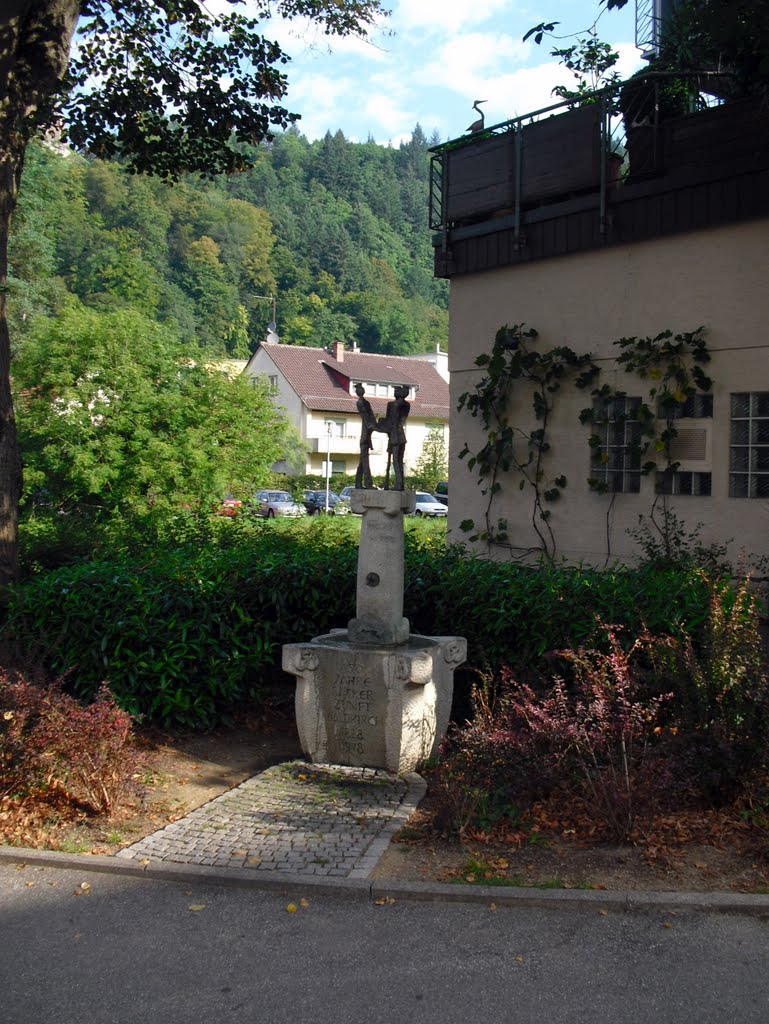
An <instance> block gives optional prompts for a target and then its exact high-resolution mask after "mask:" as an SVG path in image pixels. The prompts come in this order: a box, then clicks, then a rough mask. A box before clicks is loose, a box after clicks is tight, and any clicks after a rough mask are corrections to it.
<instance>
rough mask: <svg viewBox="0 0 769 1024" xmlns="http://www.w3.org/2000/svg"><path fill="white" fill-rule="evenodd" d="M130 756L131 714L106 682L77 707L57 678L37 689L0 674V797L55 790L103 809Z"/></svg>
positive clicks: (127, 770)
mask: <svg viewBox="0 0 769 1024" xmlns="http://www.w3.org/2000/svg"><path fill="white" fill-rule="evenodd" d="M137 757H138V755H137V752H136V749H135V746H134V737H133V731H132V721H131V717H130V715H128V714H127V713H126V712H125V711H122V710H121V709H120V708H119V707H118V705H117V704H116V703H115V700H114V698H113V697H112V694H111V693H110V692H109V690H108V689H107V688H106V686H102V687H101V689H100V690H99V692H98V694H97V696H96V699H95V700H94V701H93V703H91V704H89V705H87V706H83V705H82V704H80V703H79V702H78V701H77V700H75V699H74V698H73V697H70V696H69V695H67V694H66V693H64V692H63V691H62V689H61V686H60V685H59V684H58V683H53V684H51V685H50V686H46V687H41V686H37V685H33V684H32V683H29V682H27V681H26V680H24V679H11V678H9V677H8V676H7V675H6V674H5V673H2V674H0V796H28V795H30V794H33V793H35V792H40V791H45V790H51V789H58V790H60V791H61V792H63V793H65V794H66V795H67V796H68V797H69V799H71V800H75V801H78V802H80V803H83V804H87V805H88V806H89V807H90V808H92V810H93V811H95V812H96V813H99V814H108V813H110V811H112V809H113V808H114V807H115V805H116V804H117V802H118V801H119V800H120V798H121V797H122V796H123V795H124V794H125V792H126V790H127V788H128V787H129V785H130V782H131V777H132V775H133V774H134V772H135V769H136V763H137Z"/></svg>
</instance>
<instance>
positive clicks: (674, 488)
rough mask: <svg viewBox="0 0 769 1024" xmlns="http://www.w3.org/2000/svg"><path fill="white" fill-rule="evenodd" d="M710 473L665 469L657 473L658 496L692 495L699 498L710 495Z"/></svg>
mask: <svg viewBox="0 0 769 1024" xmlns="http://www.w3.org/2000/svg"><path fill="white" fill-rule="evenodd" d="M710 482H711V477H710V473H700V472H694V471H692V472H689V471H684V470H677V469H676V470H672V469H666V470H663V471H662V472H658V473H657V479H656V487H657V493H658V494H672V495H681V494H694V495H698V496H699V497H707V496H709V495H710Z"/></svg>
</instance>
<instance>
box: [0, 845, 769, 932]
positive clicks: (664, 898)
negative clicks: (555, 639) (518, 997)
mask: <svg viewBox="0 0 769 1024" xmlns="http://www.w3.org/2000/svg"><path fill="white" fill-rule="evenodd" d="M0 864H26V865H29V866H30V867H48V868H55V869H59V870H70V871H85V872H93V873H101V874H111V875H123V876H125V877H129V878H137V879H138V878H144V879H152V880H153V881H159V882H182V883H186V884H192V883H197V884H206V885H221V886H226V887H234V888H248V889H259V890H262V891H269V892H275V893H280V894H285V895H290V894H295V893H297V892H299V891H301V892H302V893H305V894H308V893H309V894H315V895H318V896H321V895H325V896H335V897H347V898H361V897H364V898H365V899H367V900H369V901H371V902H373V903H389V902H390V901H391V900H392V901H394V902H418V901H423V902H445V903H468V904H481V905H485V906H490V905H491V904H494V906H495V907H496V908H498V909H502V908H506V909H514V908H519V907H520V908H537V909H552V910H567V909H568V910H578V911H579V910H581V911H583V912H592V913H601V912H604V913H639V912H640V913H643V912H650V911H654V912H662V913H669V914H675V913H679V912H684V911H689V912H699V913H718V914H742V915H746V916H753V917H756V916H758V917H769V895H757V894H753V893H729V892H691V893H690V892H643V891H639V892H620V891H614V892H612V891H606V890H601V891H590V890H584V889H533V888H514V887H512V886H511V887H508V886H494V885H461V884H459V885H446V884H443V883H438V882H435V883H433V882H397V881H385V880H378V881H371V880H368V879H365V878H323V877H312V876H306V875H288V874H280V875H279V874H277V873H275V874H272V875H260V876H258V875H256V874H255V873H254V872H252V871H247V870H242V869H238V868H210V867H202V866H200V865H196V864H175V865H172V866H171V865H152V864H146V865H145V864H141V863H137V862H132V861H127V860H120V859H118V858H116V857H104V856H97V855H84V854H68V853H58V852H56V851H54V850H32V849H27V848H25V847H20V846H0Z"/></svg>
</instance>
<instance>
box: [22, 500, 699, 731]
mask: <svg viewBox="0 0 769 1024" xmlns="http://www.w3.org/2000/svg"><path fill="white" fill-rule="evenodd" d="M316 520H322V517H316V519H315V520H313V521H312V525H311V528H309V529H308V526H309V525H310V524H308V523H297V524H291V526H290V527H289V526H287V525H284V524H281V525H280V527H278V528H276V529H261V530H258V531H256V532H255V533H253V534H251V535H243V536H233V538H232V543H231V544H230V545H227V546H206V547H204V548H197V547H195V546H191V545H187V546H184V547H182V548H180V549H178V550H176V551H168V550H159V551H154V552H151V553H147V554H145V556H144V557H143V558H137V557H136V556H133V557H129V556H123V557H121V558H119V559H117V560H114V561H107V560H101V561H95V562H90V563H87V564H81V565H76V566H72V567H67V568H61V569H58V570H56V571H54V572H50V573H41V574H40V575H38V576H37V577H35V578H34V579H32V580H30V581H29V582H27V583H25V584H23V585H19V586H18V587H16V588H15V590H14V592H13V594H12V596H11V601H10V606H9V609H8V619H7V622H6V625H5V627H4V633H5V638H6V639H7V640H9V641H11V642H14V643H17V644H18V645H20V646H21V647H22V648H23V649H24V651H25V653H26V654H27V655H28V656H33V657H37V658H38V660H39V661H40V662H41V664H42V665H43V666H44V667H45V668H46V670H47V671H48V672H50V673H51V674H53V675H55V676H61V675H65V676H66V678H67V685H68V688H69V689H71V690H72V691H73V692H74V693H76V694H77V695H78V696H79V697H81V698H83V699H90V698H91V697H92V696H93V694H94V693H95V692H96V690H97V688H98V686H99V684H100V683H101V682H102V681H106V682H107V683H108V684H109V686H110V689H111V690H112V692H113V693H114V694H115V696H116V698H117V699H118V701H119V703H120V704H121V706H122V707H124V708H125V709H127V710H129V711H131V712H132V713H133V714H140V715H144V716H146V717H148V718H150V719H152V720H155V721H158V722H160V723H162V724H164V725H166V726H184V727H207V726H210V725H212V724H213V723H215V722H216V721H217V720H219V719H220V718H221V717H222V716H223V715H225V714H226V713H227V712H228V711H229V710H231V709H232V708H234V707H235V706H237V705H238V704H242V703H243V702H246V701H252V700H254V699H259V697H260V694H262V693H263V689H264V686H265V684H266V683H267V682H268V681H270V680H272V679H274V677H275V675H276V673H277V670H278V668H279V666H280V657H281V655H280V648H281V645H282V644H284V643H290V642H296V641H299V640H306V639H309V638H310V637H312V636H315V635H318V634H320V633H324V632H327V631H328V630H330V629H332V628H334V627H344V626H346V624H347V622H348V620H349V619H350V618H351V617H352V616H353V615H354V614H355V577H356V564H357V527H356V522H355V521H353V520H352V517H350V519H349V520H347V521H339V522H338V523H335V522H334V521H329V522H326V521H324V520H322V521H321V522H316ZM406 580H407V583H406V593H405V601H404V613H405V615H406V616H407V617H408V618H409V619H410V621H411V626H412V630H413V631H414V632H416V633H423V634H427V635H446V634H459V635H463V636H466V637H467V640H468V665H469V666H470V667H471V668H477V669H481V670H485V669H488V668H494V667H496V666H499V665H501V664H507V665H510V666H513V667H515V668H535V669H536V667H537V666H538V664H539V663H540V662H541V659H542V656H543V655H544V654H546V653H547V652H548V651H551V650H553V649H557V648H561V647H564V646H567V645H575V644H578V643H580V642H582V641H583V640H585V639H586V638H587V637H588V636H589V635H590V634H591V633H592V631H593V629H594V627H595V616H596V615H600V616H601V618H602V619H603V621H605V622H608V623H618V624H624V625H627V626H628V627H629V630H630V631H631V633H632V632H633V631H637V630H639V629H640V628H641V626H642V624H643V623H645V624H646V625H647V626H648V627H649V629H651V630H653V631H657V632H667V631H669V630H670V628H671V625H672V624H673V623H682V624H684V625H685V626H686V627H687V629H688V630H689V631H690V632H692V633H693V634H694V635H695V636H696V634H697V631H698V629H699V627H700V626H701V625H702V623H703V622H704V621H705V618H706V615H707V602H708V596H707V588H706V586H705V583H704V581H703V580H702V579H700V577H699V576H698V575H697V574H696V573H695V572H691V573H684V572H681V571H673V570H671V571H668V572H665V571H659V570H649V569H647V570H643V569H640V570H631V569H610V570H605V571H598V570H594V569H587V568H577V569H568V568H555V569H548V568H544V569H539V570H533V569H530V568H524V567H521V566H517V565H513V564H510V563H495V562H489V561H485V560H481V559H474V558H470V557H468V556H466V555H464V554H463V553H462V552H461V551H459V550H457V549H449V550H448V551H446V550H445V549H444V547H443V534H442V531H441V530H439V529H438V528H437V527H435V524H428V523H409V524H408V528H407V543H406Z"/></svg>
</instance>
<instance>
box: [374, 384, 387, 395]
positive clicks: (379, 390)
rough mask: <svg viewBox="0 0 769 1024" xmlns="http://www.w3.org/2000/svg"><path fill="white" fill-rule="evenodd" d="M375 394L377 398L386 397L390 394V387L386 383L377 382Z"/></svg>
mask: <svg viewBox="0 0 769 1024" xmlns="http://www.w3.org/2000/svg"><path fill="white" fill-rule="evenodd" d="M376 394H377V398H387V396H388V395H389V394H390V388H389V387H388V386H387V384H377V386H376Z"/></svg>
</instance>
